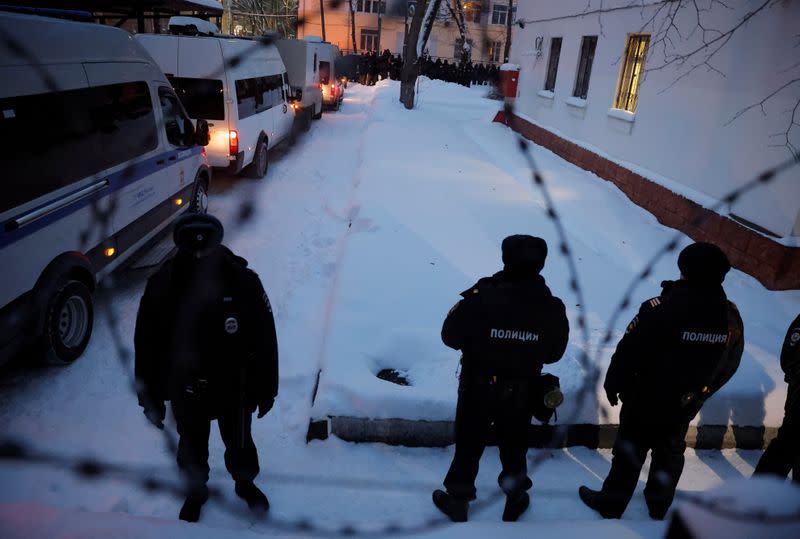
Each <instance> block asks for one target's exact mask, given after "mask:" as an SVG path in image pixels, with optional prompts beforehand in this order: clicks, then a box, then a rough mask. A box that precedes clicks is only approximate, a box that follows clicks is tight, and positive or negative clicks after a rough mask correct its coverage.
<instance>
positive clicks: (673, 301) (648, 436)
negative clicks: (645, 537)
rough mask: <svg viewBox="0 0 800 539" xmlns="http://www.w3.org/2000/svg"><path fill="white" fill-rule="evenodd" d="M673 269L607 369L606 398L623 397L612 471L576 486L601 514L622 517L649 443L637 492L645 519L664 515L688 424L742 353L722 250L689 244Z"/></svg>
mask: <svg viewBox="0 0 800 539" xmlns="http://www.w3.org/2000/svg"><path fill="white" fill-rule="evenodd" d="M678 268H680V271H681V279H680V280H679V281H665V282H663V283H662V284H661V286H662V292H661V295H660V296H657V297H655V298H652V299H649V300H647V301H645V302H644V303H642V305H641V307H640V309H639V314H638V315H637V316H636V317H635V318H634V319H633V321H632V322H631V323H630V325H629V326H628V328H627V331H626V333H625V335H624V336H623V338H622V340H620V342H619V344H618V345H617V349H616V351H615V352H614V355H613V357H612V358H611V364H610V365H609V368H608V372H607V373H606V379H605V383H604V386H603V387H604V389H605V391H606V395H607V397H608V401H609V403H611V405H612V406H616V405H617V403H618V399H619V400H622V410H621V412H620V421H619V431H618V434H617V440H616V442H615V444H614V449H613V459H612V461H611V470H610V471H609V473H608V477H607V478H606V480H605V482H604V483H603V488H602V490H600V491H595V490H591V489H589V488H587V487H585V486H582V487H580V489H579V492H578V493H579V495H580V498H581V500H583V502H584V503H585V504H586V505H588V506H589V507H590V508H592V509H594V510H595V511H597V512H598V513H600V515H602V516H603V517H604V518H620V517H621V516H622V513H623V512H624V511H625V508H626V507H627V505H628V502H629V501H630V499H631V496H632V495H633V491H634V489H635V488H636V484H637V482H638V480H639V472H640V471H641V469H642V465H643V464H644V461H645V457H646V456H647V452H648V451H652V462H651V465H650V475H649V477H648V479H647V486H646V487H645V490H644V497H645V500H646V502H647V507H648V509H649V512H650V516H651V518H654V519H663V518H664V516H665V515H666V513H667V510H668V509H669V507H670V505H671V504H672V499H673V498H674V496H675V487H676V486H677V484H678V479H679V478H680V476H681V472H682V471H683V464H684V456H683V453H684V451H685V449H686V442H685V440H684V438H685V436H686V431H687V430H688V428H689V422H690V421H691V420H692V418H693V417H694V416H695V415H696V414H697V412H699V411H700V408H701V407H702V405H703V402H704V401H705V400H706V399H708V398H709V397H710V396H711V395H713V394H714V392H715V391H717V390H718V389H719V388H720V387H722V386H723V385H724V384H725V383H726V382H727V381H728V380H729V379H730V378H731V376H733V374H734V372H736V369H737V368H738V367H739V362H740V361H741V357H742V350H743V349H744V329H743V326H742V319H741V317H740V316H739V312H738V310H737V309H736V305H734V304H733V303H732V302H730V301H728V299H727V297H726V296H725V291H724V290H723V288H722V281H723V280H724V279H725V274H726V273H727V272H728V270H729V269H730V263H729V262H728V258H727V257H726V256H725V253H723V252H722V251H721V250H720V249H719V247H717V246H715V245H712V244H710V243H694V244H692V245H689V246H688V247H686V248H685V249H684V250H683V251H681V253H680V255H679V257H678Z"/></svg>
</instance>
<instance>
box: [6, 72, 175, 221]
mask: <svg viewBox="0 0 800 539" xmlns="http://www.w3.org/2000/svg"><path fill="white" fill-rule="evenodd" d="M131 90H133V93H131ZM155 107H156V101H155V100H154V99H153V91H152V88H151V87H150V84H149V82H148V81H145V80H130V81H125V82H118V83H112V84H103V85H95V86H88V87H81V88H72V89H69V90H60V91H57V92H46V93H40V94H28V95H17V96H9V97H5V98H2V99H0V109H2V110H3V111H4V113H5V114H4V115H3V116H2V118H0V141H2V142H3V144H2V147H3V152H0V164H2V167H3V178H4V180H3V184H4V188H5V189H6V190H7V191H6V192H5V194H4V196H3V199H2V200H0V214H4V213H6V212H8V211H16V210H17V209H20V208H23V207H26V206H28V205H29V204H32V203H34V202H35V201H40V200H42V199H43V198H44V197H49V196H52V195H54V194H55V193H63V192H66V191H68V190H69V189H74V188H76V187H78V186H79V185H82V184H83V182H85V181H87V180H88V179H90V178H93V177H97V175H99V174H101V173H104V172H105V171H107V170H109V169H112V168H115V167H118V166H121V165H124V164H125V163H128V162H131V161H134V160H139V159H142V158H144V157H145V156H147V155H149V154H151V153H152V152H154V151H156V150H157V149H158V148H159V147H160V140H161V139H160V135H159V125H158V120H157V117H156V113H155ZM6 122H7V123H6ZM43 126H45V127H43ZM32 140H35V143H33V142H31V141H32ZM20 152H21V153H20ZM32 170H35V171H36V174H33V175H32V174H31V171H32ZM12 195H13V196H12Z"/></svg>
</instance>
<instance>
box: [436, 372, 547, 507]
mask: <svg viewBox="0 0 800 539" xmlns="http://www.w3.org/2000/svg"><path fill="white" fill-rule="evenodd" d="M530 424H531V412H530V410H529V407H527V406H526V407H522V406H514V405H513V403H512V402H510V401H509V400H508V399H506V400H504V399H503V398H502V395H499V389H498V388H497V387H491V386H489V385H488V384H486V385H479V386H465V387H462V388H460V389H459V395H458V405H457V407H456V426H455V430H456V432H455V435H456V453H455V456H454V457H453V462H452V463H451V464H450V469H449V470H448V472H447V476H446V477H445V479H444V486H445V488H446V489H447V492H448V493H449V494H450V495H451V496H453V497H454V498H458V499H463V500H472V499H475V494H476V490H475V478H476V477H477V475H478V467H479V465H480V460H481V456H482V455H483V451H484V449H485V448H486V444H487V442H488V441H489V437H490V434H491V430H492V426H494V429H495V433H496V435H497V445H498V446H499V449H500V463H501V464H502V466H503V469H502V471H501V472H500V475H499V477H498V478H497V481H498V483H499V484H500V488H502V489H503V492H505V493H506V494H507V495H514V494H518V493H521V492H523V491H525V490H528V489H530V488H531V486H533V483H532V482H531V480H530V479H529V478H528V462H527V454H528V428H529V426H530Z"/></svg>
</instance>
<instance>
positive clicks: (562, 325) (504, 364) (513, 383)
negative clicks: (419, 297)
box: [442, 271, 569, 500]
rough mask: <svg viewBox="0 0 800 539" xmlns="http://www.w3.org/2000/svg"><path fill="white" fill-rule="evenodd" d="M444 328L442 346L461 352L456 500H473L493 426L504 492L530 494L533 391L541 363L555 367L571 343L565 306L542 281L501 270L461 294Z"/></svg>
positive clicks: (451, 483)
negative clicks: (529, 449)
mask: <svg viewBox="0 0 800 539" xmlns="http://www.w3.org/2000/svg"><path fill="white" fill-rule="evenodd" d="M461 295H462V296H463V298H464V299H462V300H461V301H460V302H459V303H457V304H456V305H455V307H453V309H451V311H450V313H449V314H448V315H447V318H446V319H445V321H444V326H443V327H442V341H444V343H445V344H446V345H447V346H449V347H451V348H455V349H456V350H461V351H462V353H463V355H462V358H461V377H460V383H459V389H458V405H457V409H456V427H455V430H456V432H455V434H456V452H455V456H454V458H453V462H452V464H451V466H450V470H449V471H448V473H447V476H446V477H445V480H444V485H445V487H446V488H447V491H448V493H449V494H450V495H451V496H453V497H454V498H457V499H462V500H470V499H474V498H475V477H476V476H477V474H478V466H479V463H480V458H481V455H482V454H483V450H484V448H485V447H486V443H487V440H488V438H489V431H490V427H491V424H492V423H494V426H495V428H496V433H497V439H498V445H499V448H500V460H501V463H502V465H503V470H502V472H501V473H500V477H499V478H498V482H499V483H500V486H501V488H502V489H503V490H504V491H505V492H506V494H509V495H513V494H516V493H519V492H522V491H524V490H528V489H529V488H530V487H531V485H532V483H531V481H530V479H529V478H528V477H527V472H528V470H527V462H526V454H527V452H528V427H529V425H530V423H531V417H532V412H531V405H530V398H531V397H532V389H533V387H532V386H533V385H534V384H535V382H536V381H537V380H538V378H539V375H540V374H541V371H542V365H544V364H546V363H554V362H556V361H558V360H559V359H560V358H561V356H562V355H563V354H564V350H565V349H566V346H567V340H568V337H569V322H568V321H567V317H566V313H565V309H564V304H563V303H562V302H561V300H560V299H558V298H556V297H554V296H553V295H552V294H551V293H550V289H549V288H548V287H547V285H546V284H545V281H544V278H543V277H541V276H540V275H535V274H532V275H529V276H525V277H513V276H511V275H509V274H508V273H507V272H504V271H501V272H499V273H497V274H495V275H494V276H492V277H487V278H484V279H481V280H480V281H478V282H477V283H476V284H475V286H473V287H471V288H470V289H469V290H466V291H465V292H463V293H462V294H461Z"/></svg>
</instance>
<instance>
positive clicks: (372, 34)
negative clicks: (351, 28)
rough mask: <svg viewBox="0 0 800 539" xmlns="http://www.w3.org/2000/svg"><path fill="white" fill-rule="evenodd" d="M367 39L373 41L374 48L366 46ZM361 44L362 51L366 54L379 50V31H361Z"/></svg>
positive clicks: (370, 29) (369, 29) (366, 29)
mask: <svg viewBox="0 0 800 539" xmlns="http://www.w3.org/2000/svg"><path fill="white" fill-rule="evenodd" d="M365 38H370V41H372V48H370V47H367V46H366V39H365ZM359 42H360V44H361V50H362V51H366V52H369V51H377V50H378V49H377V47H378V30H377V29H373V28H362V29H361V34H359Z"/></svg>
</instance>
